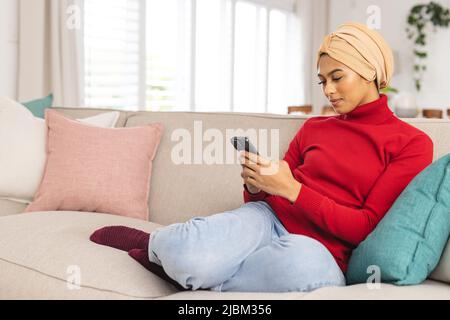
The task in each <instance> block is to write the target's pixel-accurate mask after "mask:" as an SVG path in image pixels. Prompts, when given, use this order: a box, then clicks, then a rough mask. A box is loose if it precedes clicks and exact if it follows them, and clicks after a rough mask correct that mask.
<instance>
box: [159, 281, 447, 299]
mask: <svg viewBox="0 0 450 320" xmlns="http://www.w3.org/2000/svg"><path fill="white" fill-rule="evenodd" d="M371 285H374V284H371ZM448 299H450V285H448V284H446V283H443V282H440V281H433V280H425V281H424V282H423V283H421V284H419V285H414V286H396V285H393V284H387V283H382V284H381V285H380V287H379V288H377V287H369V286H367V285H366V284H365V283H364V284H356V285H351V286H346V287H324V288H320V289H317V290H314V291H311V292H307V293H305V292H285V293H264V292H249V293H244V292H242V293H241V292H215V291H205V290H199V291H195V292H193V291H182V292H177V293H175V294H172V295H169V296H166V297H161V298H158V299H157V300H448Z"/></svg>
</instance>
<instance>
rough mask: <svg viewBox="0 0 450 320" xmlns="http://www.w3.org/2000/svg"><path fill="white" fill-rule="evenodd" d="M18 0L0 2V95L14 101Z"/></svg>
mask: <svg viewBox="0 0 450 320" xmlns="http://www.w3.org/2000/svg"><path fill="white" fill-rule="evenodd" d="M18 3H19V1H18V0H1V1H0V95H1V96H5V95H6V96H9V97H11V98H13V99H16V96H17V58H18Z"/></svg>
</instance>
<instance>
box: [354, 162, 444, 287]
mask: <svg viewBox="0 0 450 320" xmlns="http://www.w3.org/2000/svg"><path fill="white" fill-rule="evenodd" d="M449 233H450V154H449V155H447V156H444V157H442V158H441V159H439V160H437V161H435V162H434V163H432V164H431V165H429V166H428V167H427V168H425V169H424V170H423V171H422V172H420V173H419V174H418V175H417V176H416V177H415V178H414V179H413V180H412V181H411V182H410V184H409V185H408V186H407V187H406V188H405V190H403V192H402V193H401V194H400V196H399V197H398V198H397V200H396V201H395V203H394V204H393V206H392V207H391V208H390V210H389V211H388V213H387V214H386V215H385V217H384V218H383V219H382V220H381V221H380V223H379V224H378V225H377V227H376V228H375V230H374V231H373V232H372V233H371V234H370V235H369V236H368V237H367V238H366V239H365V240H364V241H363V242H361V243H360V245H359V246H358V247H357V248H356V249H355V250H354V251H353V253H352V256H351V258H350V262H349V267H348V270H347V274H346V276H347V283H348V284H355V283H364V282H367V280H368V278H369V277H371V279H374V277H373V276H374V271H377V270H378V271H379V273H380V274H379V275H380V276H381V282H382V283H391V284H395V285H414V284H419V283H421V282H423V281H424V280H426V279H427V277H428V276H429V275H430V273H431V272H432V271H433V270H434V269H435V268H436V266H437V264H438V262H439V260H440V258H441V255H442V252H443V250H444V248H445V245H446V243H447V241H448V238H449Z"/></svg>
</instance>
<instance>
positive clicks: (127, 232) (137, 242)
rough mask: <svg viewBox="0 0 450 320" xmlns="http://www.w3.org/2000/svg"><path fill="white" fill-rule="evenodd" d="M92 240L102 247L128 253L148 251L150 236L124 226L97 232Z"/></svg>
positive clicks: (106, 228) (92, 236)
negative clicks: (137, 250)
mask: <svg viewBox="0 0 450 320" xmlns="http://www.w3.org/2000/svg"><path fill="white" fill-rule="evenodd" d="M90 240H91V241H93V242H95V243H97V244H100V245H104V246H108V247H112V248H116V249H119V250H123V251H127V252H128V251H130V250H132V249H143V250H148V243H149V241H150V234H149V233H146V232H144V231H141V230H137V229H132V228H128V227H123V226H117V227H105V228H102V229H99V230H97V231H95V232H94V233H93V234H92V235H91V237H90Z"/></svg>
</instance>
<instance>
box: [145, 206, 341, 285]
mask: <svg viewBox="0 0 450 320" xmlns="http://www.w3.org/2000/svg"><path fill="white" fill-rule="evenodd" d="M149 257H150V260H151V261H152V262H154V263H157V264H159V265H161V266H162V267H163V268H164V270H165V272H166V273H167V274H168V275H169V276H170V277H171V278H172V279H174V280H176V281H177V282H178V283H179V284H180V285H182V286H183V287H184V288H186V289H192V290H197V289H210V290H212V291H218V292H227V291H233V292H291V291H302V292H308V291H312V290H315V289H318V288H321V287H325V286H345V277H344V275H343V273H342V271H341V269H340V268H339V266H338V265H337V263H336V261H335V260H334V258H333V256H332V255H331V253H330V252H329V251H328V250H327V249H326V248H325V247H324V246H323V245H322V244H321V243H320V242H319V241H317V240H315V239H312V238H309V237H306V236H302V235H294V234H290V233H289V232H288V231H286V229H285V228H284V226H283V225H282V224H281V222H280V221H279V220H278V218H277V217H276V216H275V213H274V211H273V210H272V208H271V207H270V206H269V205H268V204H267V203H266V202H264V201H258V202H248V203H246V204H244V205H243V206H241V207H240V208H238V209H235V210H232V211H226V212H222V213H218V214H215V215H212V216H209V217H197V218H193V219H191V220H189V221H188V222H186V223H178V224H174V225H170V226H168V227H164V228H160V229H158V230H156V231H154V232H153V233H152V234H151V235H150V246H149Z"/></svg>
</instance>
